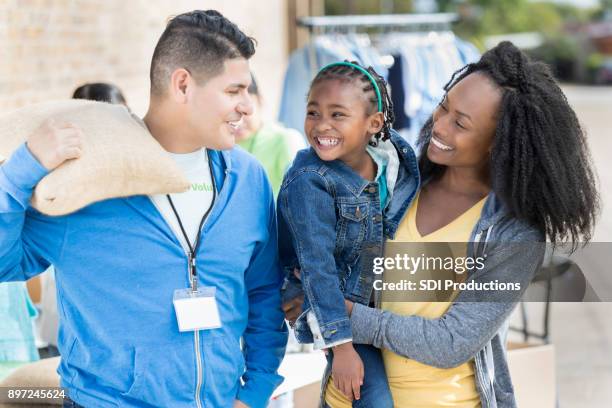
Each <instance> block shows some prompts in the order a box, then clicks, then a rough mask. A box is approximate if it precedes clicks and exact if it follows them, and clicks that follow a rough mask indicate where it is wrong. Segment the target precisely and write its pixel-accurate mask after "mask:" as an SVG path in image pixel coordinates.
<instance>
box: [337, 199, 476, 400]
mask: <svg viewBox="0 0 612 408" xmlns="http://www.w3.org/2000/svg"><path fill="white" fill-rule="evenodd" d="M418 203H419V195H417V197H416V198H415V200H414V202H413V204H412V206H411V207H410V209H409V210H408V213H407V214H406V216H405V217H404V218H403V220H402V222H401V223H400V225H399V228H398V230H397V234H396V238H395V239H394V240H389V241H387V242H388V243H393V242H396V243H398V242H399V243H402V242H409V243H411V247H410V248H411V249H412V248H413V245H412V244H413V243H414V244H419V245H417V246H416V247H414V248H417V247H418V248H420V252H419V254H421V253H423V254H424V255H427V254H428V252H429V253H431V252H432V249H431V248H432V247H431V246H430V249H429V250H428V245H427V243H438V242H454V243H462V245H460V247H461V248H460V251H462V253H463V254H465V252H466V250H467V248H466V246H465V243H466V242H467V241H469V239H470V234H471V232H472V230H473V229H474V226H475V225H476V223H477V222H478V219H479V218H480V213H481V211H482V208H483V206H484V203H485V199H484V198H483V199H482V200H481V201H479V202H478V203H476V204H475V205H474V206H473V207H471V208H470V209H469V210H467V211H466V212H464V213H463V214H461V215H460V216H459V217H457V218H456V219H454V220H453V221H451V222H450V223H449V224H447V225H446V226H444V227H442V228H440V229H438V230H436V231H434V232H432V233H430V234H427V235H425V236H421V234H420V233H419V231H418V229H417V226H416V212H417V208H418V205H419V204H418ZM420 244H422V245H420ZM457 248H458V247H457V245H454V246H452V247H451V249H449V250H450V251H451V252H452V256H459V255H458V254H457V253H456V252H457ZM434 251H435V256H439V252H440V251H439V246H436V247H435V250H434ZM394 256H395V254H394V253H393V254H392V253H389V252H388V246H385V257H394ZM462 256H465V255H462ZM453 274H454V273H453ZM446 277H447V276H446ZM428 278H431V277H428ZM456 295H457V292H451V293H450V294H449V295H448V297H449V299H448V301H444V302H442V301H435V302H434V301H431V302H416V301H403V302H390V301H385V295H384V294H383V298H382V302H381V309H383V310H387V311H389V312H393V313H395V314H398V315H416V316H422V317H425V318H429V319H434V318H438V317H440V316H442V315H444V313H446V311H447V310H448V308H449V307H450V305H451V302H452V300H453V298H454V297H455V296H456ZM403 300H408V299H404V298H403ZM382 355H383V360H384V363H385V370H386V372H387V378H388V381H389V387H390V389H391V394H392V397H393V402H394V406H395V407H399V408H432V407H454V408H479V407H480V406H481V405H480V397H479V395H478V392H477V390H476V382H475V378H474V362H473V361H469V362H467V363H464V364H462V365H460V366H458V367H454V368H450V369H440V368H436V367H432V366H428V365H425V364H421V363H419V362H417V361H415V360H411V359H408V358H405V357H402V356H400V355H397V354H395V353H393V352H392V351H389V350H385V349H383V350H382ZM325 401H326V402H327V404H328V405H329V406H330V407H332V408H339V407H351V403H350V402H349V401H348V400H347V399H346V398H345V397H344V395H343V394H342V393H341V392H340V391H339V390H338V389H336V387H335V386H334V384H333V381H329V383H328V385H327V389H326V393H325Z"/></svg>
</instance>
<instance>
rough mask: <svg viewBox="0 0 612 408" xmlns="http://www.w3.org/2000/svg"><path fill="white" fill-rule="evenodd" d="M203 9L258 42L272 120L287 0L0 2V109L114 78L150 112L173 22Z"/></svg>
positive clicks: (131, 100) (138, 108) (259, 70)
mask: <svg viewBox="0 0 612 408" xmlns="http://www.w3.org/2000/svg"><path fill="white" fill-rule="evenodd" d="M197 8H213V9H217V10H219V11H220V12H222V13H223V14H224V15H226V16H227V17H228V18H230V19H231V20H232V21H234V22H235V23H237V24H238V25H239V26H240V28H241V29H242V30H243V31H245V32H246V33H247V34H248V35H251V36H253V37H255V38H256V39H257V41H258V47H257V53H256V55H255V56H254V57H253V59H252V62H251V66H252V68H253V70H254V72H255V74H256V75H257V77H258V82H259V83H260V88H261V89H262V92H264V95H265V97H266V101H267V102H268V103H267V106H266V109H265V110H264V111H265V112H266V115H267V116H273V115H274V114H275V113H276V111H277V107H278V98H279V96H280V88H281V86H282V81H281V80H279V78H283V74H284V70H285V67H286V60H287V48H288V46H287V38H288V35H287V9H286V2H285V1H283V0H266V1H265V2H260V1H252V0H231V1H222V0H206V1H202V0H200V1H196V0H148V1H147V0H0V112H6V111H7V110H10V109H13V108H16V107H20V106H23V105H26V104H30V103H33V102H37V101H44V100H50V99H58V98H68V97H70V95H71V94H72V91H73V90H74V88H75V87H76V86H78V85H79V84H82V83H84V82H92V81H107V82H112V83H115V84H116V85H118V86H119V87H120V88H121V89H122V90H123V92H124V94H125V95H126V97H127V99H128V104H129V105H130V107H131V108H132V109H133V110H134V111H135V112H136V113H137V114H140V115H143V114H144V113H145V111H146V108H147V105H148V96H149V79H148V78H149V77H148V74H149V63H150V59H151V55H152V53H153V48H154V46H155V43H156V41H157V39H158V38H159V36H160V34H161V32H162V31H163V29H164V27H165V23H166V20H167V18H168V17H169V16H171V15H175V14H180V13H182V12H185V11H189V10H193V9H197Z"/></svg>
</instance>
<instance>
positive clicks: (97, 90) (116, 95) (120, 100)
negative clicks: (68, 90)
mask: <svg viewBox="0 0 612 408" xmlns="http://www.w3.org/2000/svg"><path fill="white" fill-rule="evenodd" d="M72 99H88V100H90V101H99V102H108V103H113V104H117V105H126V106H127V102H126V100H125V97H124V96H123V93H121V90H120V89H119V88H118V87H117V86H115V85H113V84H108V83H104V82H95V83H90V84H84V85H81V86H79V87H78V88H77V89H75V90H74V93H73V94H72Z"/></svg>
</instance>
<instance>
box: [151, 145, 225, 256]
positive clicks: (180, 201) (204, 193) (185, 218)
mask: <svg viewBox="0 0 612 408" xmlns="http://www.w3.org/2000/svg"><path fill="white" fill-rule="evenodd" d="M168 154H169V155H170V156H171V157H172V158H173V159H174V161H175V162H176V164H177V165H178V167H179V168H180V169H181V170H182V171H183V173H184V174H185V176H186V177H187V179H188V180H189V182H190V185H189V190H187V191H186V192H184V193H179V194H170V198H171V199H172V202H173V203H174V207H175V208H176V211H177V212H178V215H179V216H180V217H181V222H182V223H183V227H185V232H186V233H187V237H189V241H190V242H191V245H192V246H193V245H195V241H196V236H197V235H198V229H199V227H200V222H201V221H202V217H203V216H204V213H206V210H208V208H209V207H210V204H211V202H212V199H213V185H212V179H211V176H210V169H209V163H208V155H207V154H206V149H200V150H197V151H195V152H192V153H184V154H177V153H168ZM150 198H151V200H152V201H153V204H155V207H157V209H158V210H159V212H160V213H161V215H162V216H163V217H164V219H165V220H166V222H167V223H168V225H169V226H170V228H171V229H172V231H173V232H174V235H176V237H177V238H178V240H179V242H180V243H181V246H182V247H183V249H184V250H185V252H188V251H189V246H188V245H187V242H185V237H183V233H182V232H181V227H180V226H179V223H178V220H177V219H176V215H175V214H174V212H173V211H172V207H171V206H170V203H169V202H168V198H167V197H166V195H165V194H155V195H152V196H150Z"/></svg>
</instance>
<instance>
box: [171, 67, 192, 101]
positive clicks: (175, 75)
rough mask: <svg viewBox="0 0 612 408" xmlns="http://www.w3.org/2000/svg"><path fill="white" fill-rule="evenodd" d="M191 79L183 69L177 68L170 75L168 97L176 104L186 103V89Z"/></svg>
mask: <svg viewBox="0 0 612 408" xmlns="http://www.w3.org/2000/svg"><path fill="white" fill-rule="evenodd" d="M191 81H192V78H191V74H190V73H189V71H187V70H186V69H185V68H177V69H175V70H174V72H172V75H170V95H171V96H172V98H173V99H174V100H175V101H176V102H177V103H181V104H182V103H186V102H187V88H188V86H189V84H190V83H191Z"/></svg>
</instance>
